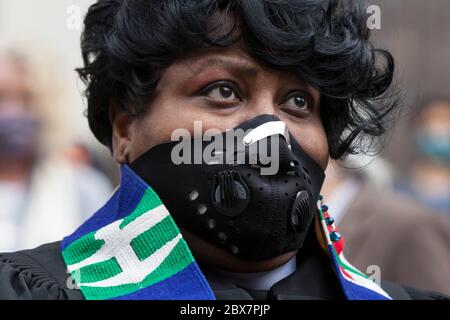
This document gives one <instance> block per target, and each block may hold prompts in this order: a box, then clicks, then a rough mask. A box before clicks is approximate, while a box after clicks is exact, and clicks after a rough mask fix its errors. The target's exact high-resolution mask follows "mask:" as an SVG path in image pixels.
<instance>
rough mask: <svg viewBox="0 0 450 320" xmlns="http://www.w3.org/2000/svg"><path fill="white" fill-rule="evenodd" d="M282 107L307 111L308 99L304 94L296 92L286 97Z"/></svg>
mask: <svg viewBox="0 0 450 320" xmlns="http://www.w3.org/2000/svg"><path fill="white" fill-rule="evenodd" d="M284 105H285V106H287V107H289V108H295V109H308V97H307V95H306V94H305V93H301V92H296V93H293V94H291V95H290V96H289V97H288V99H287V100H286V102H285V103H284Z"/></svg>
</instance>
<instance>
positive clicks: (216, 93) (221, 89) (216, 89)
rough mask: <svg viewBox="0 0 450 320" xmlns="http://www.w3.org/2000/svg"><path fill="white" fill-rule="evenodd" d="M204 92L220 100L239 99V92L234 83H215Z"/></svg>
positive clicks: (209, 96)
mask: <svg viewBox="0 0 450 320" xmlns="http://www.w3.org/2000/svg"><path fill="white" fill-rule="evenodd" d="M204 94H205V95H206V96H207V97H208V98H211V99H214V100H220V101H236V100H239V99H240V97H239V93H238V91H237V89H236V88H235V86H234V85H232V84H215V85H212V86H209V87H208V88H206V90H204Z"/></svg>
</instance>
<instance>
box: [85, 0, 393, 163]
mask: <svg viewBox="0 0 450 320" xmlns="http://www.w3.org/2000/svg"><path fill="white" fill-rule="evenodd" d="M366 8H367V6H366V5H365V4H364V1H361V0H358V1H350V0H349V1H344V0H195V1H192V0H98V1H97V3H95V4H94V5H92V6H91V7H90V9H89V11H88V13H87V15H86V18H85V21H84V24H85V28H84V32H83V34H82V39H81V48H82V55H83V59H84V67H83V68H79V69H77V71H78V73H79V75H80V77H81V79H82V80H83V81H84V83H85V84H86V86H87V90H86V92H85V95H86V97H87V101H88V108H87V117H88V120H89V125H90V128H91V130H92V131H93V133H94V135H95V136H96V138H97V139H98V140H99V141H100V142H101V143H103V144H105V145H107V146H108V147H110V148H111V139H112V128H111V123H110V120H109V105H110V101H111V99H112V98H114V99H116V101H118V102H119V104H120V106H121V107H122V108H123V109H124V110H125V111H126V112H128V113H129V114H130V115H132V116H136V117H139V116H140V115H142V114H143V113H144V112H145V110H146V108H147V107H148V105H149V102H150V101H151V98H152V94H153V92H154V89H155V88H156V86H157V84H158V81H159V80H160V77H161V74H162V72H163V71H164V69H166V68H167V67H168V66H170V65H171V64H172V63H173V62H174V61H175V60H176V59H178V58H180V57H183V56H185V55H186V54H188V53H191V52H195V51H196V50H199V49H207V48H212V47H227V46H231V45H233V44H234V43H236V42H237V41H243V42H244V43H245V45H246V47H247V49H248V51H249V53H250V54H251V55H252V56H254V57H255V58H256V59H257V60H258V61H259V62H260V63H262V64H265V65H267V66H269V67H271V68H273V69H277V70H283V71H290V72H293V73H295V74H297V75H298V76H299V77H300V78H302V79H303V80H305V81H306V82H308V83H309V84H311V85H312V86H314V87H316V88H318V89H319V90H320V93H321V96H322V99H321V118H322V121H323V125H324V127H325V130H326V133H327V138H328V141H329V146H330V150H329V151H330V156H331V157H332V158H334V159H339V158H341V157H343V156H344V155H346V154H350V153H358V152H364V151H366V150H365V148H366V147H367V143H366V142H367V139H366V138H375V137H381V136H383V135H384V133H385V132H386V129H387V124H388V123H390V122H389V120H390V119H392V118H393V117H392V115H393V114H394V112H393V111H394V110H395V109H396V106H397V105H398V103H397V99H396V98H395V95H391V94H388V93H389V92H390V90H389V89H390V87H391V84H392V82H393V73H394V60H393V58H392V56H391V54H390V53H389V52H387V51H385V50H381V49H376V48H374V46H373V44H372V43H371V42H370V41H369V35H370V31H369V29H368V28H367V18H368V15H367V13H366ZM217 12H221V13H222V12H223V13H225V14H227V15H228V16H232V17H233V18H234V19H233V20H234V23H233V26H231V27H230V28H229V29H230V30H227V31H226V32H215V30H216V31H217V30H218V29H223V25H222V26H221V25H216V26H214V23H212V21H211V20H212V19H211V17H212V15H213V14H214V13H217ZM236 31H237V32H236ZM370 140H372V139H370Z"/></svg>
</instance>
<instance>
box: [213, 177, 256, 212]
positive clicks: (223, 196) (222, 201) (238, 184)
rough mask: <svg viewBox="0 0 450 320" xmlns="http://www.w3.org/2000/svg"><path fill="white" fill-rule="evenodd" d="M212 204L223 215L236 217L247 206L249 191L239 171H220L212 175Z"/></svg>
mask: <svg viewBox="0 0 450 320" xmlns="http://www.w3.org/2000/svg"><path fill="white" fill-rule="evenodd" d="M212 192H213V194H212V200H213V205H214V207H215V208H216V209H217V211H219V212H220V213H222V214H223V215H225V216H228V217H236V216H238V215H239V214H241V213H242V211H244V210H245V208H247V206H248V204H249V202H250V192H249V190H248V187H247V185H246V184H245V182H244V180H243V179H242V177H241V175H240V174H239V172H237V171H234V170H230V171H222V172H220V173H218V174H217V175H216V176H215V177H214V184H213V188H212Z"/></svg>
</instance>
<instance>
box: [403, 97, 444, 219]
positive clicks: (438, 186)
mask: <svg viewBox="0 0 450 320" xmlns="http://www.w3.org/2000/svg"><path fill="white" fill-rule="evenodd" d="M411 132H412V137H411V138H413V139H414V146H415V156H414V157H413V165H412V168H411V170H410V172H409V176H408V177H406V178H403V180H401V181H400V182H398V183H397V189H398V190H399V191H401V192H403V193H405V194H407V195H410V196H411V197H413V198H415V199H417V200H418V201H419V202H421V203H423V204H424V205H426V206H428V207H430V208H432V209H434V210H435V211H436V212H437V213H441V214H443V215H446V216H447V217H448V218H450V100H449V99H435V100H430V101H429V102H428V103H426V104H425V105H424V107H423V108H421V109H420V111H419V113H418V115H417V117H416V118H415V119H414V121H413V128H412V129H411Z"/></svg>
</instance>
